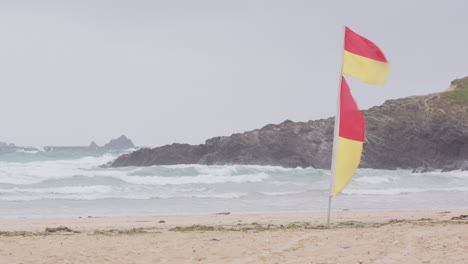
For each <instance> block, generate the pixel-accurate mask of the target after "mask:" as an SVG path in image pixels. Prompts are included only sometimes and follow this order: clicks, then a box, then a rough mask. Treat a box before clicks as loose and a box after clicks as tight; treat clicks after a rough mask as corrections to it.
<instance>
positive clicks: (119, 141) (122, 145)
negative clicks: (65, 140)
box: [91, 135, 135, 150]
mask: <svg viewBox="0 0 468 264" xmlns="http://www.w3.org/2000/svg"><path fill="white" fill-rule="evenodd" d="M91 144H92V143H91ZM95 145H96V144H95ZM134 147H135V145H133V142H132V141H131V140H130V139H128V138H127V137H126V136H124V135H122V136H120V137H118V138H116V139H112V140H111V141H109V143H107V144H105V145H104V146H103V147H102V148H103V149H104V150H124V149H129V148H134Z"/></svg>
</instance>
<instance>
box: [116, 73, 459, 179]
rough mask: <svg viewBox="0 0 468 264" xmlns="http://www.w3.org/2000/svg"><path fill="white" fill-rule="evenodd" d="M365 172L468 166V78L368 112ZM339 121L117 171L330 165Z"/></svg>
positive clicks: (262, 134)
mask: <svg viewBox="0 0 468 264" xmlns="http://www.w3.org/2000/svg"><path fill="white" fill-rule="evenodd" d="M363 114H364V115H365V117H366V120H367V124H366V140H365V144H364V153H363V157H362V161H361V165H360V166H361V167H363V168H376V169H397V168H402V169H418V170H432V169H443V170H453V169H463V170H466V169H468V77H466V78H463V79H458V80H455V81H453V82H452V84H451V86H450V88H449V89H447V90H446V91H444V92H442V93H436V94H429V95H425V96H412V97H407V98H402V99H396V100H388V101H386V102H385V103H384V104H382V105H380V106H376V107H373V108H371V109H368V110H365V111H363ZM333 126H334V118H328V119H322V120H316V121H308V122H292V121H285V122H283V123H281V124H278V125H266V126H264V127H263V128H261V129H256V130H253V131H248V132H245V133H240V134H233V135H231V136H227V137H215V138H211V139H208V140H207V141H206V142H205V144H201V145H187V144H172V145H167V146H163V147H158V148H154V149H141V150H138V151H135V152H132V153H129V154H126V155H122V156H120V157H118V158H117V159H116V160H115V161H113V162H112V163H110V164H109V166H111V167H122V166H151V165H169V164H195V163H198V164H207V165H212V164H255V165H276V166H284V167H314V168H329V167H330V161H331V152H332V151H331V150H332V141H333Z"/></svg>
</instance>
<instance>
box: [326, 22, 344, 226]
mask: <svg viewBox="0 0 468 264" xmlns="http://www.w3.org/2000/svg"><path fill="white" fill-rule="evenodd" d="M345 34H346V26H343V46H342V49H341V67H340V75H339V81H338V100H337V101H336V116H335V129H334V135H333V152H332V162H331V176H330V194H329V196H328V213H327V228H330V212H331V202H332V198H333V189H334V187H335V176H336V175H335V174H336V154H337V150H338V136H339V134H338V132H339V131H340V102H341V79H342V78H343V55H344V44H345Z"/></svg>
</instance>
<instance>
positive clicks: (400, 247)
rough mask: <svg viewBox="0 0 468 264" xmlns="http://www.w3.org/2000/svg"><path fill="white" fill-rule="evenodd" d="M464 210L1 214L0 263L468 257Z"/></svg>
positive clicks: (447, 259) (439, 259) (418, 260)
mask: <svg viewBox="0 0 468 264" xmlns="http://www.w3.org/2000/svg"><path fill="white" fill-rule="evenodd" d="M461 215H468V210H446V211H443V210H438V211H386V212H350V211H346V212H334V213H333V214H332V224H333V225H332V228H330V229H322V227H321V225H322V224H323V222H324V219H325V213H284V214H245V215H243V214H239V215H238V214H228V215H225V214H219V215H202V216H154V217H104V218H99V217H92V218H69V219H15V220H0V231H1V233H0V264H3V263H5V264H12V263H48V264H52V263H356V264H358V263H438V264H440V263H450V264H452V263H468V217H466V218H465V217H463V216H462V217H460V216H461ZM58 227H61V228H58ZM46 228H48V229H47V230H48V231H45V230H46Z"/></svg>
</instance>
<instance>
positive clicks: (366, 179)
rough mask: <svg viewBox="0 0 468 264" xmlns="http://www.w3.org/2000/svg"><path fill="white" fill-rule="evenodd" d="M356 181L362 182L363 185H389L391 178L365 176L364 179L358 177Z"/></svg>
mask: <svg viewBox="0 0 468 264" xmlns="http://www.w3.org/2000/svg"><path fill="white" fill-rule="evenodd" d="M354 181H356V182H362V183H371V184H378V183H388V182H390V181H391V178H389V177H378V176H363V177H356V178H355V179H354Z"/></svg>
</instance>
